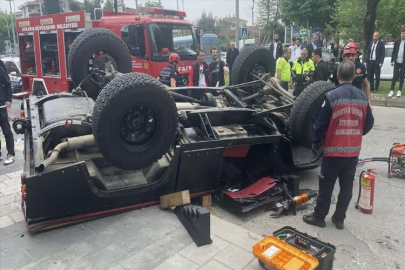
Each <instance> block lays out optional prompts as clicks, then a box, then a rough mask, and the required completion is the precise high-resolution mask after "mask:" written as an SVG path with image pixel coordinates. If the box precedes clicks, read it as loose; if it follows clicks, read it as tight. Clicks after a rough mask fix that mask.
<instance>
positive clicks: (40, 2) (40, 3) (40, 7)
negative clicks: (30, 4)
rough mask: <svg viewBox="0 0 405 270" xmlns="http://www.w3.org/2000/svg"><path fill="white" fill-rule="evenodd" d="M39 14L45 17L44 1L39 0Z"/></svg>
mask: <svg viewBox="0 0 405 270" xmlns="http://www.w3.org/2000/svg"><path fill="white" fill-rule="evenodd" d="M39 13H40V14H41V16H42V15H44V14H43V13H42V0H39Z"/></svg>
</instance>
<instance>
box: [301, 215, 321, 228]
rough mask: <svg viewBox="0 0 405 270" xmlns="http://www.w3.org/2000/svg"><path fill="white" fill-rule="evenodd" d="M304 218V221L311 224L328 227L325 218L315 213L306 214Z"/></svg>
mask: <svg viewBox="0 0 405 270" xmlns="http://www.w3.org/2000/svg"><path fill="white" fill-rule="evenodd" d="M302 218H303V220H304V222H305V223H307V224H309V225H314V226H317V227H321V228H325V227H326V223H325V219H324V218H321V217H318V216H316V215H315V213H312V214H309V215H305V216H303V217H302Z"/></svg>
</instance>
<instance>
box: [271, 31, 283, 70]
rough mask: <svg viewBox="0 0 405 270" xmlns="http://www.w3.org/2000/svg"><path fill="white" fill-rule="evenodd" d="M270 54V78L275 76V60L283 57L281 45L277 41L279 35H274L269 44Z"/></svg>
mask: <svg viewBox="0 0 405 270" xmlns="http://www.w3.org/2000/svg"><path fill="white" fill-rule="evenodd" d="M270 52H271V55H272V56H273V61H272V66H271V67H270V73H271V76H275V74H276V60H277V59H278V58H280V57H281V56H282V55H283V44H282V43H281V41H280V40H279V35H278V34H274V41H273V43H271V44H270Z"/></svg>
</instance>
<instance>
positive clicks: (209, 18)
mask: <svg viewBox="0 0 405 270" xmlns="http://www.w3.org/2000/svg"><path fill="white" fill-rule="evenodd" d="M197 25H198V27H200V29H201V30H203V31H204V32H216V27H215V25H216V21H215V19H214V16H213V15H212V12H210V13H208V14H207V12H205V10H203V13H202V15H201V18H200V19H198V20H197Z"/></svg>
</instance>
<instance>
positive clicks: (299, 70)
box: [292, 48, 315, 97]
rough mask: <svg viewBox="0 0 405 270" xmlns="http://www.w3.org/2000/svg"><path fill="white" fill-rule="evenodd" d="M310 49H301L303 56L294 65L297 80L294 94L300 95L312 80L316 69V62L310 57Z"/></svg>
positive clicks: (293, 73)
mask: <svg viewBox="0 0 405 270" xmlns="http://www.w3.org/2000/svg"><path fill="white" fill-rule="evenodd" d="M309 57H310V56H308V50H307V49H305V48H304V49H302V50H301V57H300V58H298V59H297V60H295V62H294V65H293V67H292V76H293V79H294V82H295V87H294V92H293V95H294V96H296V97H298V96H299V95H300V94H301V92H302V91H303V90H304V88H305V87H307V86H308V84H309V83H310V82H311V77H312V75H313V73H314V71H315V65H314V62H313V61H312V60H311V59H309Z"/></svg>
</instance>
